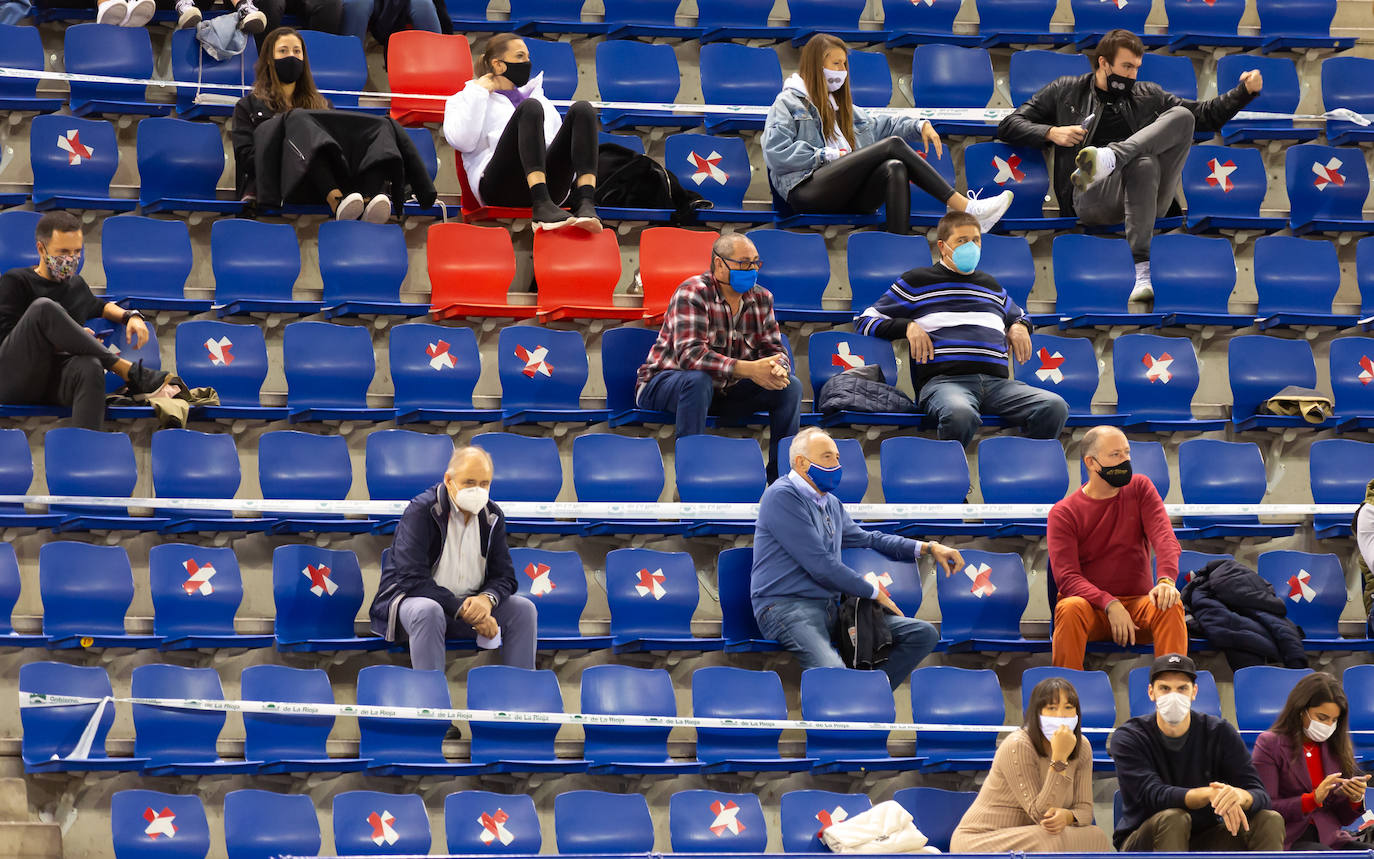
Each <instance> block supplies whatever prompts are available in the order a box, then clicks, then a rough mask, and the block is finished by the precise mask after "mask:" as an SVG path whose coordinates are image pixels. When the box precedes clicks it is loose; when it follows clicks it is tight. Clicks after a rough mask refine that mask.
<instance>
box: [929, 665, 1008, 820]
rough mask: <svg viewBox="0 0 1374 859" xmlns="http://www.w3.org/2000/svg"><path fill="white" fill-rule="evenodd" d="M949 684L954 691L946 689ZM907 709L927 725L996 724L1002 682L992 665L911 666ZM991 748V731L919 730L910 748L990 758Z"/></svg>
mask: <svg viewBox="0 0 1374 859" xmlns="http://www.w3.org/2000/svg"><path fill="white" fill-rule="evenodd" d="M950 689H958V690H959V694H958V695H950V694H948V690H950ZM911 713H912V718H913V719H914V720H916V721H917V722H920V723H924V724H927V725H1001V724H1005V723H1006V720H1007V714H1006V705H1005V704H1004V703H1003V701H1002V687H1001V685H1000V684H999V683H998V681H997V674H996V673H995V672H994V671H993V670H992V669H990V668H983V669H979V670H971V669H967V668H954V667H953V666H949V665H928V666H926V667H925V668H917V669H916V670H915V671H913V672H911ZM996 749H997V736H996V735H995V734H994V733H992V732H991V731H922V732H921V733H920V735H919V736H918V737H917V740H916V753H917V754H918V755H920V756H922V757H925V758H931V757H935V758H953V759H956V760H958V759H961V758H986V759H988V760H991V759H992V756H993V754H994V753H995V752H996ZM922 831H923V832H924V830H922ZM946 847H948V845H946Z"/></svg>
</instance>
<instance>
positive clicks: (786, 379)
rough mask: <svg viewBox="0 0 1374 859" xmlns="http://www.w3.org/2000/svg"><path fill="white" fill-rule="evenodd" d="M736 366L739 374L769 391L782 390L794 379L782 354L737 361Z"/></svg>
mask: <svg viewBox="0 0 1374 859" xmlns="http://www.w3.org/2000/svg"><path fill="white" fill-rule="evenodd" d="M735 366H736V367H737V368H738V369H737V370H736V373H737V374H738V375H740V376H743V377H744V378H746V379H748V380H749V381H751V382H753V383H754V384H756V385H758V386H759V387H760V388H764V389H766V390H769V391H781V390H782V389H783V388H785V387H787V386H788V385H789V384H790V383H791V381H792V380H791V378H790V374H789V373H788V371H787V365H786V364H785V363H784V362H783V359H782V356H781V355H769V356H768V357H767V358H760V359H758V360H757V361H737V362H736V363H735Z"/></svg>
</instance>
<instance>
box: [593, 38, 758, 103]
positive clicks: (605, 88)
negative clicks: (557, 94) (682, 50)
mask: <svg viewBox="0 0 1374 859" xmlns="http://www.w3.org/2000/svg"><path fill="white" fill-rule="evenodd" d="M681 86H682V77H681V75H680V74H679V72H678V63H677V55H676V54H674V53H673V48H672V46H671V45H661V44H660V45H651V44H648V43H646V42H636V41H631V40H628V39H625V40H622V39H610V40H607V41H604V42H601V43H599V44H598V45H597V46H596V87H597V91H598V92H600V93H601V98H602V99H603V100H604V101H627V102H644V103H650V104H674V103H676V102H677V95H678V89H679V88H680V87H681ZM779 89H781V86H779Z"/></svg>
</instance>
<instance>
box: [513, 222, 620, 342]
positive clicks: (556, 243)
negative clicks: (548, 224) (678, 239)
mask: <svg viewBox="0 0 1374 859" xmlns="http://www.w3.org/2000/svg"><path fill="white" fill-rule="evenodd" d="M534 281H535V283H537V284H539V321H540V322H551V321H553V320H555V319H638V318H639V317H640V314H641V313H642V311H641V310H640V308H638V307H619V306H617V305H616V304H615V302H614V301H613V300H612V298H611V296H612V295H614V294H615V286H616V284H617V283H619V282H620V247H619V245H617V244H616V239H615V231H614V230H602V231H601V232H599V233H589V232H587V231H586V230H582V229H579V228H577V227H564V228H563V229H561V230H541V231H539V232H536V233H535V234H534Z"/></svg>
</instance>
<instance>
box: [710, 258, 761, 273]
mask: <svg viewBox="0 0 1374 859" xmlns="http://www.w3.org/2000/svg"><path fill="white" fill-rule="evenodd" d="M720 261H721V262H723V263H727V265H726V268H730V266H729V265H728V264H729V263H734V264H735V265H737V266H739V268H738V269H736V271H749V270H751V269H752V270H754V271H758V270H759V269H760V268H763V260H761V259H759V258H758V257H754V258H753V259H730V258H729V257H720Z"/></svg>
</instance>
